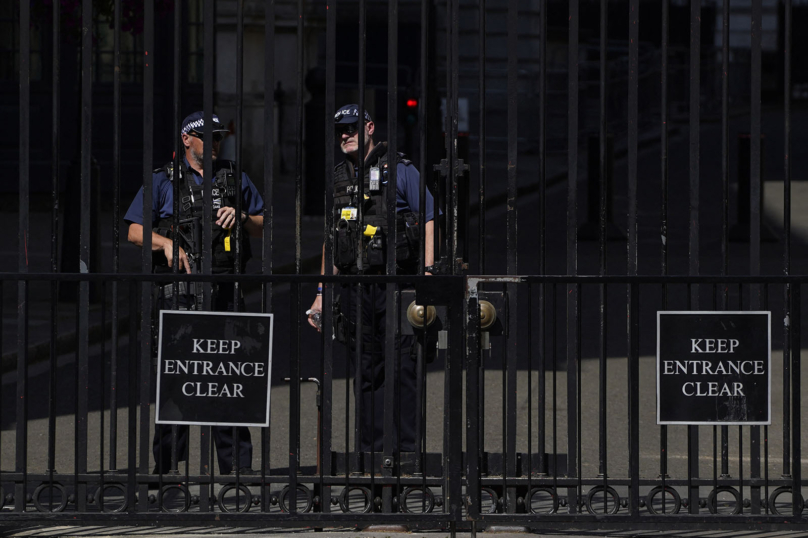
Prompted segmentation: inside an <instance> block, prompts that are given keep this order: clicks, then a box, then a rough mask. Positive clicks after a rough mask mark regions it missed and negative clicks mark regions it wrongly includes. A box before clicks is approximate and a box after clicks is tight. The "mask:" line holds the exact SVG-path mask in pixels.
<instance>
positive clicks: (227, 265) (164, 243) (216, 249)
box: [124, 111, 264, 474]
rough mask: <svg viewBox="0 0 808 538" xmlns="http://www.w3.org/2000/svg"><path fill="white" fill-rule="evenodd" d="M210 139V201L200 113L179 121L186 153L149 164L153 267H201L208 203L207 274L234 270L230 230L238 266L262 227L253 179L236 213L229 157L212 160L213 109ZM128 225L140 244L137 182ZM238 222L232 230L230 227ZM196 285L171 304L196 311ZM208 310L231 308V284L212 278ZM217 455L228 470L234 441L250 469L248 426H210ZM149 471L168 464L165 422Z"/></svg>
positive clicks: (164, 295)
mask: <svg viewBox="0 0 808 538" xmlns="http://www.w3.org/2000/svg"><path fill="white" fill-rule="evenodd" d="M212 119H213V140H211V141H210V142H211V154H212V157H213V161H214V168H213V173H214V174H215V177H214V178H212V191H213V195H212V200H206V199H205V198H204V188H203V178H202V175H203V155H204V142H205V141H204V134H203V133H204V130H205V119H204V114H203V113H202V112H201V111H200V112H194V113H193V114H191V115H189V116H188V117H186V118H185V119H184V120H183V122H182V130H181V132H180V136H181V137H182V144H183V146H184V147H185V153H184V155H183V157H182V160H181V161H180V167H179V168H180V169H179V170H176V171H175V170H174V169H173V163H168V164H166V165H165V166H164V167H162V168H159V169H157V170H155V171H154V175H153V182H152V207H151V219H152V251H153V253H152V262H153V264H154V271H155V272H171V271H172V269H171V268H172V267H173V265H174V263H175V262H176V263H178V264H179V270H180V271H185V272H187V273H191V272H201V268H202V263H201V261H202V260H201V257H202V254H203V248H202V245H201V244H200V243H201V229H202V226H201V223H202V222H203V220H202V219H203V216H204V208H205V206H206V205H207V204H211V205H212V215H213V220H214V222H213V224H212V230H211V232H212V243H213V244H212V248H211V254H212V260H211V266H212V270H213V273H218V274H223V273H233V272H234V269H235V264H236V257H235V237H236V236H239V235H240V237H241V240H242V243H241V255H242V256H241V263H242V266H241V269H242V270H243V269H244V266H245V265H246V263H247V259H248V258H249V256H250V250H249V241H248V240H247V235H248V234H249V235H251V236H254V237H260V236H261V235H262V234H263V224H264V216H263V211H264V201H263V199H262V198H261V195H260V194H259V193H258V189H256V187H255V185H254V184H253V183H252V181H250V178H249V177H247V174H242V176H241V194H240V195H241V214H240V215H236V209H235V205H236V195H237V193H236V181H235V171H234V170H235V166H234V163H232V162H228V161H217V160H216V157H217V154H218V152H219V143H220V142H221V140H222V138H223V137H224V135H225V133H227V130H226V129H225V128H224V127H223V126H222V124H221V123H220V122H219V118H218V117H217V116H216V115H215V114H214V115H213V116H212ZM174 181H178V182H179V192H180V193H181V203H180V216H179V223H180V225H179V230H178V231H177V233H175V231H174V218H173V215H174V187H173V184H172V183H173V182H174ZM124 220H125V221H126V222H127V223H128V224H129V237H128V239H129V241H130V242H131V243H134V244H135V245H137V246H139V247H142V246H143V188H142V187H141V188H140V190H139V191H138V193H137V195H136V196H135V198H134V200H132V204H131V205H130V206H129V210H128V211H127V212H126V215H125V216H124ZM236 227H240V230H239V232H240V233H239V234H235V233H234V232H235V230H236ZM174 241H179V243H180V244H179V259H178V260H174ZM201 291H202V286H201V284H197V283H185V282H181V283H180V286H179V296H178V304H179V308H180V309H181V310H200V309H201V308H202V304H201V297H202V294H201ZM213 292H214V293H213V298H212V299H213V300H212V304H213V310H216V311H233V310H234V306H235V305H234V302H233V300H234V297H233V295H234V290H233V285H232V284H218V285H214V288H213ZM172 293H173V285H172V284H168V285H165V286H158V289H157V290H156V295H157V297H156V301H155V302H156V306H157V308H158V309H170V308H171V307H172V305H173V300H172V299H173V297H172ZM239 302H240V304H239V310H243V299H240V300H239ZM212 429H213V438H214V441H215V443H216V449H217V454H218V458H219V472H220V473H222V474H229V473H230V472H231V471H233V466H232V463H233V445H234V444H237V446H238V455H239V459H238V461H239V467H240V471H241V473H242V474H252V473H253V471H252V468H251V461H252V442H251V439H250V431H249V430H248V429H247V428H236V432H237V439H236V440H235V441H234V440H233V435H232V432H233V428H232V427H229V426H224V427H216V426H214V427H213V428H212ZM152 448H153V452H154V459H155V462H156V465H155V470H154V472H155V473H158V472H167V471H168V470H169V469H170V464H171V428H169V427H164V428H162V435H157V433H156V434H155V436H154V442H153V447H152ZM187 451H188V427H187V426H179V435H178V438H177V454H178V455H179V460H180V461H182V460H184V459H186V458H187Z"/></svg>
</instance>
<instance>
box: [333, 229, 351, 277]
mask: <svg viewBox="0 0 808 538" xmlns="http://www.w3.org/2000/svg"><path fill="white" fill-rule="evenodd" d="M352 227H353V226H351V223H350V222H349V221H347V220H345V219H342V220H340V221H339V223H338V224H337V233H336V237H334V244H335V245H336V248H335V249H334V265H336V266H337V268H338V269H344V268H346V267H351V266H353V265H354V264H356V239H355V238H354V234H352V233H351V228H352Z"/></svg>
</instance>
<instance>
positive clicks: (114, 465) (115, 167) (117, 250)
mask: <svg viewBox="0 0 808 538" xmlns="http://www.w3.org/2000/svg"><path fill="white" fill-rule="evenodd" d="M55 5H56V3H54V6H55ZM113 41H114V44H113V47H114V50H113V54H112V57H113V69H112V177H113V181H112V191H113V194H112V197H113V200H112V272H113V273H115V274H117V273H118V272H119V271H120V265H121V230H120V220H121V73H120V71H121V0H115V20H114V29H113ZM119 286H120V283H119V282H118V280H114V281H113V282H112V353H111V354H110V364H109V379H110V392H109V469H110V471H115V470H117V469H118V397H117V395H118V313H119V309H118V297H119V295H118V288H119ZM130 338H131V335H130Z"/></svg>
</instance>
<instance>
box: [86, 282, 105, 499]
mask: <svg viewBox="0 0 808 538" xmlns="http://www.w3.org/2000/svg"><path fill="white" fill-rule="evenodd" d="M100 286H101V328H102V337H101V360H100V361H98V363H99V364H98V371H99V372H98V373H99V377H100V383H99V386H100V387H99V395H98V396H99V401H98V409H99V417H98V421H99V427H98V443H99V445H100V446H99V447H98V448H99V450H98V465H99V473H98V474H99V482H100V485H99V488H98V492H99V495H98V506H99V508H100V509H101V511H102V512H103V511H104V444H105V443H104V441H105V439H104V404H105V403H106V402H104V400H105V398H106V395H105V390H104V383H105V382H106V380H107V379H106V369H107V368H106V366H107V360H106V359H107V341H106V324H107V319H106V318H107V316H106V313H107V308H106V301H107V284H106V282H101V284H100ZM89 388H90V387H89V386H88V387H87V390H88V391H89Z"/></svg>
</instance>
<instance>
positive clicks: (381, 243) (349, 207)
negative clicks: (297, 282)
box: [334, 142, 421, 274]
mask: <svg viewBox="0 0 808 538" xmlns="http://www.w3.org/2000/svg"><path fill="white" fill-rule="evenodd" d="M388 160H389V159H388V154H387V144H386V143H385V142H382V143H380V144H377V145H376V146H375V147H374V148H373V150H371V152H370V154H369V155H368V157H367V159H365V167H364V174H365V177H364V193H363V194H364V200H363V205H362V211H363V219H362V220H363V221H362V223H361V227H362V229H360V223H359V215H358V210H359V179H358V178H356V177H355V175H356V173H355V169H354V166H353V164H352V163H351V162H350V161H348V160H346V161H343V162H342V163H340V164H338V165H337V166H336V167H335V169H334V222H335V223H336V230H335V235H334V265H335V266H336V267H337V268H338V269H339V270H340V271H341V272H343V273H351V274H353V273H357V272H358V265H359V263H358V258H359V255H361V256H362V266H363V269H364V270H365V271H366V272H367V271H370V272H384V269H385V263H386V254H387V244H386V243H387V240H388V239H389V237H390V236H389V234H388V233H387V229H388V222H387V175H388V174H387V170H388ZM395 163H396V166H397V165H398V163H404V164H410V161H409V160H407V158H406V157H405V155H404V154H403V153H398V154H397V155H396V161H395ZM371 170H373V172H372V173H371ZM372 176H373V177H372ZM396 228H397V234H396V237H395V241H396V265H397V267H398V270H399V271H400V272H402V273H410V274H414V273H415V272H416V268H417V261H418V256H419V252H420V250H419V242H420V237H421V236H420V232H419V227H418V215H417V214H415V213H413V212H412V211H397V212H396ZM360 236H361V237H362V247H361V252H357V249H358V248H360V247H359V238H360Z"/></svg>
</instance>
